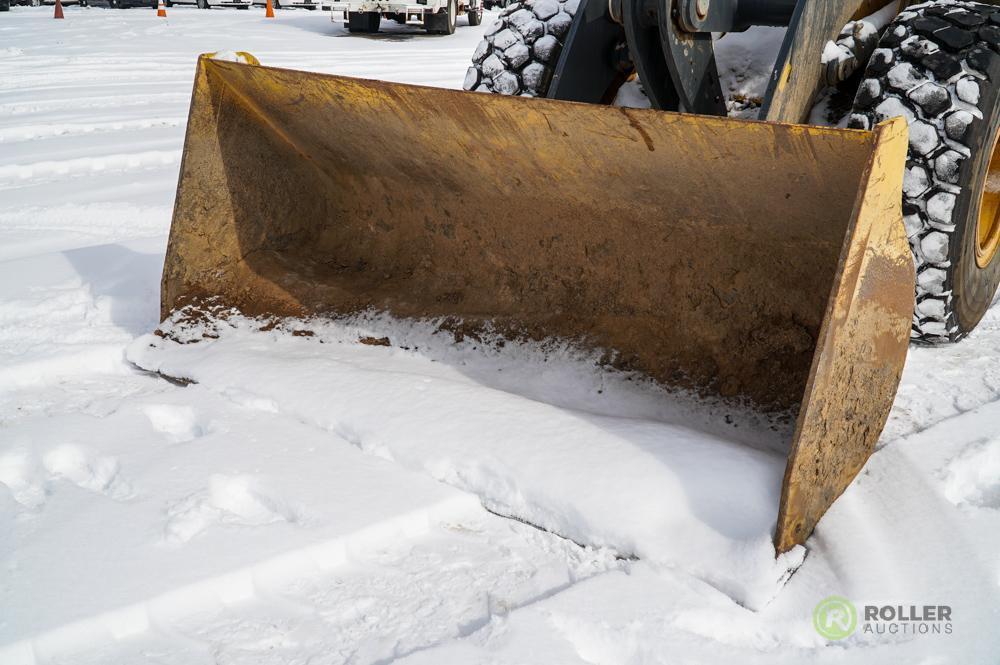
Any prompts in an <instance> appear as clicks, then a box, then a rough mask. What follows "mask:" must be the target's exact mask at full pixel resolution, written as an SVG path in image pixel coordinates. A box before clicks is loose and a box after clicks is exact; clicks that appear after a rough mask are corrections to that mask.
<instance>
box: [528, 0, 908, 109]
mask: <svg viewBox="0 0 1000 665" xmlns="http://www.w3.org/2000/svg"><path fill="white" fill-rule="evenodd" d="M892 2H898V0H709V1H708V2H706V1H705V0H659V1H656V0H610V1H609V0H581V2H580V5H579V9H578V11H577V14H576V17H575V19H574V22H573V26H572V28H571V30H570V33H569V35H568V36H567V38H566V40H565V44H564V46H563V50H562V52H561V54H560V57H559V61H558V63H557V64H556V68H555V75H554V77H553V85H552V86H550V88H549V90H548V93H547V96H548V97H549V98H550V99H562V100H567V101H579V102H590V103H609V102H610V100H611V99H612V98H613V94H609V90H612V91H613V90H614V89H615V87H616V84H620V83H621V80H622V79H621V77H620V72H621V70H622V65H621V63H620V62H619V56H618V55H617V51H616V46H622V47H627V52H628V54H629V56H630V59H631V64H632V66H633V67H634V68H635V71H636V72H637V73H638V75H639V79H640V80H641V81H642V83H643V87H644V89H645V91H646V94H647V96H648V97H649V99H650V101H651V102H652V105H653V108H657V109H661V110H665V111H680V112H684V113H697V114H700V115H716V116H723V115H725V114H726V106H725V98H724V94H723V91H722V88H721V86H720V82H719V74H718V71H717V68H716V64H715V53H714V47H713V42H712V33H713V32H734V31H742V30H746V29H747V28H749V27H751V26H754V25H770V26H787V27H788V31H787V33H786V35H785V39H784V41H783V43H782V46H781V49H780V51H779V53H778V57H777V60H776V62H775V64H774V68H773V70H772V74H771V77H770V82H769V85H768V89H767V94H766V96H765V101H764V104H763V106H762V108H761V111H760V114H759V117H760V118H761V119H763V120H773V121H776V122H793V123H795V122H804V121H805V120H806V119H807V116H808V115H809V111H810V109H811V108H812V102H813V98H814V97H815V95H816V93H817V92H818V91H819V90H820V89H821V88H822V86H823V85H824V82H825V75H824V71H823V67H822V63H821V57H822V53H823V49H824V47H825V45H826V43H827V42H828V41H831V40H833V39H836V37H837V36H838V34H839V33H840V31H841V29H842V28H843V27H844V25H845V24H847V23H848V22H849V21H850V20H851V19H853V18H861V17H864V16H867V15H869V14H871V13H873V12H874V11H876V10H878V9H881V8H882V7H885V6H887V5H888V4H890V3H892ZM702 10H704V11H702Z"/></svg>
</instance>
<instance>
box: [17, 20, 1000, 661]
mask: <svg viewBox="0 0 1000 665" xmlns="http://www.w3.org/2000/svg"><path fill="white" fill-rule="evenodd" d="M51 13H52V8H51V7H38V8H28V7H14V8H13V9H12V11H11V12H9V13H0V562H2V566H0V663H2V664H3V665H22V664H32V665H34V664H38V665H50V664H53V665H54V664H72V665H91V664H92V665H106V664H110V663H116V664H117V663H122V664H128V665H142V664H144V663H149V664H152V663H156V664H158V665H198V664H200V663H241V664H243V663H261V664H263V663H274V664H277V663H328V664H334V663H345V664H346V663H351V664H357V665H361V664H372V665H374V664H376V663H380V664H384V663H390V662H398V663H408V664H409V663H414V664H415V663H426V664H428V665H431V664H433V665H448V664H455V665H472V664H476V663H483V664H485V663H491V664H510V665H514V664H518V665H529V664H536V663H537V664H538V665H551V664H552V663H566V664H584V663H586V664H598V663H600V664H602V665H603V664H611V663H621V664H640V663H642V664H653V663H663V664H666V663H675V662H684V663H706V664H713V665H714V664H718V663H788V664H799V663H802V662H805V661H810V662H818V663H852V664H853V663H890V662H891V663H895V662H915V663H963V664H964V663H971V664H979V663H983V664H986V663H993V662H995V659H996V656H995V654H996V653H997V652H998V650H1000V635H998V634H997V631H996V630H995V626H996V623H997V620H998V618H1000V616H998V614H1000V554H998V552H1000V432H998V428H997V423H998V422H1000V351H998V349H1000V309H997V308H994V309H993V310H992V311H991V312H990V313H989V314H988V315H987V317H986V319H985V320H984V322H983V324H982V326H981V328H980V329H979V330H978V331H977V332H976V333H975V334H973V335H972V336H971V337H970V338H969V339H968V340H967V341H965V342H963V343H961V344H958V345H955V346H952V347H948V348H943V349H926V348H913V349H911V351H910V357H909V360H908V364H907V367H906V371H905V373H904V378H903V383H902V386H901V388H900V391H899V395H898V398H897V400H896V403H895V406H894V408H893V412H892V414H891V416H890V419H889V423H888V425H887V427H886V430H885V433H884V434H883V436H882V439H881V440H880V442H879V448H878V450H877V452H876V453H875V455H874V456H873V457H872V458H871V460H870V461H869V463H868V464H867V466H866V467H865V469H864V471H863V472H862V473H861V475H860V476H859V477H858V479H857V480H856V481H855V483H854V484H853V485H852V486H851V487H850V488H849V489H848V490H847V492H846V493H845V494H844V495H843V496H842V497H841V498H840V499H839V500H838V501H837V502H836V503H835V504H834V506H833V508H832V509H831V510H830V511H829V512H828V513H827V515H826V516H825V517H824V518H823V520H822V521H821V522H820V524H819V526H818V528H817V530H816V532H815V534H814V535H813V537H812V538H811V539H810V540H809V541H808V542H807V544H806V547H805V548H798V549H796V550H793V551H792V552H790V553H789V554H787V555H785V556H783V557H781V558H779V559H777V560H775V558H774V555H773V548H771V545H770V536H771V529H772V528H773V524H774V520H775V517H776V511H777V505H778V492H779V490H780V483H781V475H782V473H783V470H784V452H785V451H784V450H783V449H782V447H781V445H780V444H776V443H775V440H776V439H777V438H779V437H776V436H775V433H774V432H773V431H771V429H770V428H769V423H766V422H758V421H756V420H754V419H753V418H751V417H750V416H749V415H748V414H745V413H742V412H740V411H739V410H738V409H734V408H733V407H731V405H725V404H707V405H698V404H696V403H695V400H693V399H692V398H690V397H688V396H685V395H678V394H672V393H667V392H666V391H664V390H663V389H661V388H659V387H657V386H655V385H653V384H651V383H649V382H648V381H645V380H643V379H642V378H641V377H638V376H633V375H629V374H626V373H621V372H615V371H611V370H609V369H606V368H604V367H602V366H601V365H600V364H599V363H598V362H597V361H596V358H595V357H594V356H593V355H591V354H588V353H587V352H584V351H581V350H579V349H576V348H573V347H571V346H568V345H566V344H562V343H557V342H550V343H545V344H528V343H518V344H514V343H506V344H503V345H494V344H491V343H490V340H488V339H484V340H472V339H465V340H464V341H461V342H456V341H455V340H454V339H453V338H452V337H451V336H450V335H446V334H442V333H440V332H439V331H438V330H437V329H436V328H435V327H434V326H433V325H432V323H428V322H412V321H400V320H395V319H392V318H389V317H386V316H383V315H378V314H370V315H365V316H358V317H354V318H352V319H347V320H339V321H329V320H291V321H280V322H272V321H266V322H263V321H258V320H253V319H248V318H245V317H243V316H241V315H239V314H237V313H232V312H221V313H220V316H219V317H218V318H216V319H215V320H211V321H203V322H200V323H197V324H191V323H190V322H187V321H185V320H183V319H182V318H179V317H178V318H175V319H173V320H170V321H167V322H165V323H163V326H162V330H161V334H160V335H153V334H151V333H152V332H153V331H154V330H155V329H156V328H157V327H158V326H159V325H160V324H161V322H160V321H159V301H158V299H159V276H160V269H161V266H162V261H163V254H164V249H165V243H166V234H167V231H168V229H169V223H170V215H171V207H172V203H173V195H174V188H175V186H176V178H177V169H178V166H179V160H180V154H181V148H182V141H183V135H184V129H185V123H186V112H187V105H188V101H189V96H190V89H191V80H192V76H193V73H194V65H195V60H196V57H197V55H198V54H199V53H204V52H227V53H235V52H237V51H247V52H250V53H252V54H253V55H254V56H256V57H257V58H258V59H259V60H260V61H261V62H262V63H264V64H267V65H275V66H280V67H288V68H295V69H304V70H309V71H317V72H328V73H337V74H346V75H352V76H360V77H366V78H377V79H386V80H392V81H399V82H405V83H415V84H423V85H434V86H442V87H451V88H459V87H461V83H462V79H463V76H464V75H465V71H466V69H467V66H468V62H469V59H470V57H471V55H472V53H473V51H474V50H475V48H476V45H477V43H478V41H479V39H480V36H481V35H482V32H483V30H484V29H486V28H487V27H488V26H489V24H490V22H491V20H490V16H489V15H488V16H487V18H486V21H485V22H484V26H483V27H475V28H472V27H468V26H466V25H465V21H464V19H460V20H459V28H458V31H457V32H456V34H455V35H451V36H436V35H426V34H422V33H421V32H419V31H417V30H413V29H411V28H407V27H402V26H396V25H395V24H392V23H389V22H383V32H382V33H379V34H378V35H369V36H358V35H349V34H348V33H347V32H346V31H345V30H344V29H343V28H341V27H340V26H335V25H332V24H331V22H330V21H329V15H328V14H326V13H324V12H319V11H317V12H306V11H300V10H283V11H279V12H277V15H278V16H277V18H276V19H274V20H267V19H265V18H264V14H263V10H262V9H261V8H254V9H251V10H249V11H243V12H239V11H226V10H215V11H199V10H197V9H195V8H194V7H173V8H171V9H169V10H168V18H167V19H166V20H162V19H157V18H156V16H155V12H153V11H152V10H149V9H132V10H107V9H102V8H96V7H92V8H83V7H77V6H71V7H67V8H66V19H65V20H64V21H61V22H56V21H52V20H51ZM780 37H781V31H780V30H777V29H759V30H755V31H751V32H749V33H746V34H743V35H727V36H725V37H723V38H721V39H720V41H719V48H720V56H719V61H720V70H721V72H722V74H723V78H724V83H725V88H726V91H727V95H728V96H729V99H730V102H731V106H732V107H733V110H734V112H736V113H745V112H747V110H748V109H749V110H752V109H753V107H754V104H756V103H758V102H756V101H754V100H759V97H760V95H761V94H762V93H763V86H765V85H766V81H767V68H768V63H767V60H768V58H769V57H770V58H771V59H773V57H774V55H773V54H774V53H775V52H776V49H777V41H778V40H780ZM903 78H905V77H902V76H901V77H900V82H901V83H902V82H905V83H906V84H907V85H909V84H910V83H911V82H910V81H903ZM962 94H966V95H971V94H972V93H971V92H968V91H966V92H964V93H962ZM628 95H630V98H631V99H632V101H633V102H635V103H636V105H641V102H642V95H641V91H640V90H638V89H637V86H634V85H633V87H632V89H630V91H629V93H628ZM889 111H891V110H890V109H886V112H887V113H888V112H889ZM946 166H947V164H944V165H943V166H942V167H941V168H945V167H946ZM748 167H752V165H748ZM935 168H937V165H936V166H935ZM922 177H923V178H924V179H926V173H925V174H923V175H922V176H921V174H919V173H910V174H909V175H908V177H907V181H906V186H907V187H908V188H914V187H920V186H921V184H920V183H921V178H922ZM938 203H939V205H938V209H937V214H938V217H939V218H940V222H941V223H942V224H946V223H948V222H949V221H950V215H951V208H950V207H949V201H948V200H945V199H942V200H941V201H939V202H938ZM942 237H943V236H942ZM932 238H933V234H931V235H930V236H928V239H932ZM928 243H930V244H928V246H927V247H925V248H924V251H925V252H927V253H934V252H938V253H940V252H941V251H943V249H944V248H943V247H941V246H939V245H934V244H933V242H932V240H928ZM922 277H923V278H924V279H925V280H929V281H928V283H929V284H931V283H932V282H933V280H934V279H936V278H937V277H939V276H935V275H934V274H931V273H927V274H926V275H924V276H922ZM187 342H194V343H187ZM164 377H169V380H168V379H167V378H164ZM735 425H738V427H736V426H735ZM828 596H843V597H846V598H849V599H851V600H852V601H853V602H854V603H855V605H857V606H858V608H859V609H860V608H861V606H862V605H864V604H875V605H903V606H910V605H915V606H922V605H948V606H950V607H951V608H952V619H953V620H952V625H951V628H952V630H951V631H949V632H948V633H947V634H919V633H916V634H914V633H906V632H903V631H900V632H898V633H895V632H894V633H889V632H886V633H882V634H877V633H876V634H871V633H866V632H864V631H862V630H861V629H860V628H859V629H858V631H857V632H856V633H854V634H853V635H851V636H850V637H847V638H846V639H843V640H833V639H828V638H826V637H824V636H822V635H820V634H819V633H818V632H817V630H816V629H815V628H814V625H813V608H814V607H816V605H817V603H818V602H819V601H820V600H822V599H824V598H826V597H828Z"/></svg>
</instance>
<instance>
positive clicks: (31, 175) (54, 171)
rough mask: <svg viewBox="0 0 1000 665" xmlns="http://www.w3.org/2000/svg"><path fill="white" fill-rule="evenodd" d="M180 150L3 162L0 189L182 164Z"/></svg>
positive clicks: (0, 167) (0, 173) (0, 168)
mask: <svg viewBox="0 0 1000 665" xmlns="http://www.w3.org/2000/svg"><path fill="white" fill-rule="evenodd" d="M180 160H181V151H180V150H147V151H143V152H133V153H118V154H112V155H102V156H100V157H80V158H77V159H66V160H48V161H44V162H35V163H31V164H11V165H8V166H0V189H3V188H5V187H16V186H18V184H20V183H24V182H26V181H29V180H30V181H31V182H32V184H38V183H39V182H40V181H43V180H45V179H48V180H56V179H63V178H68V177H73V176H77V175H89V174H92V173H116V172H125V171H134V170H137V169H148V168H154V167H159V166H172V165H174V164H180Z"/></svg>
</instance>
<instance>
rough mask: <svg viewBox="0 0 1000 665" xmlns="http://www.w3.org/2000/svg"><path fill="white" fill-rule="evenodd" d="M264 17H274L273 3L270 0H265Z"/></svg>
mask: <svg viewBox="0 0 1000 665" xmlns="http://www.w3.org/2000/svg"><path fill="white" fill-rule="evenodd" d="M264 18H274V5H273V4H272V3H271V0H267V12H266V13H265V14H264Z"/></svg>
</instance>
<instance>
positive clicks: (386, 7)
mask: <svg viewBox="0 0 1000 665" xmlns="http://www.w3.org/2000/svg"><path fill="white" fill-rule="evenodd" d="M483 2H484V0H334V2H332V3H331V4H330V18H331V19H332V20H333V22H334V23H343V24H345V25H346V26H347V29H348V30H350V31H351V32H378V28H379V23H381V21H382V18H383V17H385V18H387V19H391V20H394V21H396V22H397V23H401V24H404V25H416V26H420V27H423V28H427V32H432V33H437V34H442V35H450V34H452V33H454V32H455V24H456V22H457V21H458V16H459V15H460V14H465V15H466V16H468V17H469V25H479V23H480V22H481V21H482V20H483Z"/></svg>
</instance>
